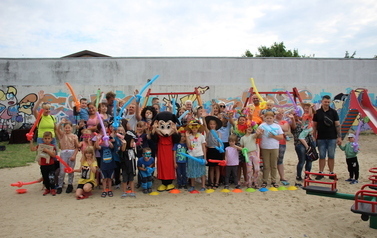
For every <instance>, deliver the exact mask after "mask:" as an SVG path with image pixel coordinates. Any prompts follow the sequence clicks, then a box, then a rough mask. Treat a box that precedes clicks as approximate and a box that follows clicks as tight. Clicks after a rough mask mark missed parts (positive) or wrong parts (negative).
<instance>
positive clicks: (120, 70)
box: [0, 58, 377, 100]
mask: <svg viewBox="0 0 377 238" xmlns="http://www.w3.org/2000/svg"><path fill="white" fill-rule="evenodd" d="M156 74H159V75H160V78H159V79H158V80H157V81H156V82H155V83H154V84H153V86H152V90H153V92H170V91H171V92H174V91H192V90H193V87H196V86H209V87H210V90H209V91H208V92H206V94H205V95H204V98H205V99H208V100H209V99H211V98H219V97H225V98H228V97H236V96H239V95H240V94H241V92H242V91H244V90H246V89H247V88H249V87H250V86H251V84H250V80H249V78H250V77H253V78H254V79H255V82H256V85H257V88H258V89H259V90H260V91H271V90H274V89H287V90H290V89H291V88H292V87H297V88H298V89H299V90H305V89H306V90H310V91H311V92H312V93H314V94H317V93H320V92H322V91H325V92H330V93H332V94H337V93H339V92H345V90H346V89H347V88H357V87H363V88H368V89H369V92H371V93H377V60H376V59H316V58H312V59H311V58H308V59H301V58H71V59H67V58H64V59H0V81H1V85H2V86H7V85H14V86H18V87H17V88H18V89H19V90H20V91H19V92H21V93H24V94H26V93H27V92H28V91H37V90H39V89H41V88H45V90H46V91H48V90H47V89H49V90H50V91H51V92H55V91H56V92H57V91H59V90H62V91H63V92H68V91H67V89H66V87H65V85H64V83H65V82H69V83H71V84H72V86H73V87H74V88H75V90H76V91H77V92H76V93H77V94H80V95H87V94H91V93H95V92H96V90H97V88H98V87H100V88H101V90H103V91H111V90H113V91H117V90H118V91H123V92H124V93H125V94H126V95H129V94H131V93H132V91H133V90H134V89H135V88H141V87H143V85H144V84H145V83H146V80H147V79H148V78H152V77H153V76H154V75H156ZM24 90H25V91H24Z"/></svg>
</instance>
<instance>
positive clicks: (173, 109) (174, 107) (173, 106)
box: [171, 98, 177, 114]
mask: <svg viewBox="0 0 377 238" xmlns="http://www.w3.org/2000/svg"><path fill="white" fill-rule="evenodd" d="M172 104H173V105H172V109H171V113H173V114H175V113H176V112H175V110H176V107H177V106H176V105H175V98H173V99H172Z"/></svg>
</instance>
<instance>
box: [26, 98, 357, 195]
mask: <svg viewBox="0 0 377 238" xmlns="http://www.w3.org/2000/svg"><path fill="white" fill-rule="evenodd" d="M86 105H87V104H86V102H81V108H80V109H78V115H79V116H80V118H81V120H90V119H89V113H87V112H88V110H87V109H86V108H85V107H86ZM224 107H225V106H224ZM151 108H152V107H147V109H149V110H145V111H144V112H142V114H143V115H142V118H143V120H142V121H139V122H137V123H136V131H133V130H130V129H129V127H127V121H126V120H124V119H123V120H122V125H120V126H118V127H117V128H114V127H112V126H111V124H109V123H107V121H109V120H110V118H111V117H106V116H102V114H106V109H107V108H106V104H100V106H99V110H100V111H101V112H102V113H101V117H102V120H103V121H104V123H103V124H102V123H98V124H97V130H96V131H95V132H93V130H89V129H85V126H81V128H80V130H79V137H78V136H77V135H75V134H74V133H73V127H72V123H71V122H70V121H68V120H67V119H62V121H61V122H60V123H59V124H58V126H57V139H58V141H59V145H60V150H61V152H60V157H59V160H62V161H64V162H65V164H67V165H68V166H69V167H70V168H75V163H76V156H77V154H78V152H79V151H81V154H82V156H81V159H80V168H79V169H74V170H73V171H67V169H66V168H65V166H62V163H59V162H58V161H57V160H56V159H55V158H56V157H57V148H55V147H54V146H53V145H52V144H51V141H52V139H53V136H52V133H51V132H45V133H44V134H43V138H42V139H43V144H39V145H37V146H34V145H33V142H32V141H31V143H30V148H31V150H32V151H38V155H37V160H38V163H39V164H40V168H41V173H42V177H43V184H44V186H45V190H44V193H43V195H46V194H49V193H51V194H52V195H53V196H55V195H56V194H60V193H62V189H63V185H64V178H65V174H66V173H67V172H70V173H68V185H67V189H66V193H71V192H72V191H73V180H74V175H73V174H74V172H78V173H80V178H79V180H78V182H77V183H78V185H77V189H76V198H77V199H83V198H87V197H88V196H90V195H91V191H92V190H93V189H94V188H95V187H96V186H99V185H100V184H101V185H102V187H103V191H102V193H101V197H103V198H104V197H107V196H108V197H113V196H114V194H113V191H112V186H113V185H115V186H117V188H120V186H119V185H120V183H121V188H122V192H123V193H122V195H121V197H122V198H124V197H136V194H135V187H139V186H140V187H141V188H142V191H143V193H151V192H152V182H153V178H154V172H155V158H154V157H155V155H156V149H157V148H155V147H154V144H153V142H152V141H151V138H150V131H151V128H152V125H151V121H152V118H153V116H155V115H156V111H155V109H154V108H152V109H151ZM200 109H201V108H197V112H196V113H197V114H196V115H195V114H193V115H190V118H188V117H187V116H186V117H184V118H182V120H181V124H180V125H178V126H180V129H179V130H178V131H179V132H181V137H180V141H179V143H176V144H174V147H173V151H174V158H175V164H174V166H175V168H176V181H177V186H178V189H182V188H184V189H188V191H192V190H194V189H195V182H196V181H200V189H199V190H200V191H204V190H206V189H207V188H212V189H216V188H218V187H219V185H220V183H221V182H222V183H223V184H224V188H229V186H230V185H231V183H233V184H234V187H235V188H239V187H240V182H239V180H240V176H241V171H242V170H243V175H244V185H245V186H247V187H253V188H259V187H260V184H258V181H259V173H260V153H261V154H262V155H263V159H264V166H268V168H267V169H265V170H264V174H263V179H262V184H261V186H262V187H266V186H267V180H268V179H269V176H270V175H271V181H272V182H271V185H272V186H277V184H276V181H275V179H276V178H275V177H276V165H274V163H275V164H276V161H277V154H276V153H277V152H276V151H277V149H278V141H279V140H281V139H283V137H282V135H283V131H282V130H281V128H280V127H279V126H278V124H276V123H274V114H275V113H276V112H275V111H274V110H273V109H272V107H271V105H269V104H268V105H267V108H266V109H265V110H263V111H262V112H261V117H262V118H263V120H264V123H262V124H261V125H260V126H259V127H258V125H256V123H254V122H253V121H251V120H249V119H248V115H239V117H238V118H237V122H235V121H234V118H233V117H234V113H233V112H220V113H218V115H217V116H207V117H202V115H200V113H199V112H200ZM220 110H221V109H220V107H219V111H220ZM304 111H305V113H304V116H303V118H302V120H303V121H304V124H305V129H304V131H303V135H300V138H299V139H300V140H301V139H303V138H305V137H306V135H307V134H308V133H311V130H312V125H311V120H312V113H313V111H314V110H313V107H311V106H310V105H309V106H306V105H304ZM183 113H184V111H182V110H178V115H177V116H182V114H183ZM81 120H80V121H81ZM182 121H184V122H185V124H184V123H182ZM102 125H104V127H105V128H102ZM105 133H106V134H107V135H109V137H106V136H105ZM353 137H354V136H353ZM353 137H352V136H350V137H349V138H353ZM260 140H261V141H262V142H261V141H260ZM263 141H264V143H263ZM148 142H149V144H148ZM276 143H277V149H276V148H275V144H276ZM302 143H303V144H304V145H305V147H306V148H307V149H308V150H309V149H310V148H309V146H308V145H307V144H306V141H305V139H303V142H302ZM350 143H352V140H351V139H350ZM350 143H349V144H347V145H345V146H344V147H343V146H340V148H341V149H342V150H345V151H346V156H347V164H348V168H349V171H350V179H349V181H350V182H353V183H357V179H358V163H357V157H356V154H357V151H356V150H352V151H353V152H352V151H351V149H350V146H351V144H350ZM149 145H150V146H149ZM272 147H273V148H272ZM352 148H353V147H352ZM186 153H188V155H189V156H191V157H194V158H195V159H190V158H189V157H187V156H185V154H186ZM275 157H276V158H275ZM156 159H158V158H156ZM213 160H215V161H216V162H213ZM221 160H225V161H226V162H225V163H226V166H219V161H221ZM348 161H349V163H348ZM240 162H241V163H242V164H243V165H242V166H241V163H240ZM207 166H208V180H207V179H206V174H207V168H206V167H207ZM136 175H137V184H135V177H136ZM101 179H102V180H101Z"/></svg>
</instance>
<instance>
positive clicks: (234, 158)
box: [225, 146, 240, 166]
mask: <svg viewBox="0 0 377 238" xmlns="http://www.w3.org/2000/svg"><path fill="white" fill-rule="evenodd" d="M238 156H239V155H238V150H237V149H236V148H234V147H230V146H228V147H226V148H225V158H226V165H227V166H237V165H238V164H239V162H240V161H239V159H238Z"/></svg>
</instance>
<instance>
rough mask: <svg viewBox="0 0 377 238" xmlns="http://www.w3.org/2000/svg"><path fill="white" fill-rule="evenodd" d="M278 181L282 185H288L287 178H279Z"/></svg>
mask: <svg viewBox="0 0 377 238" xmlns="http://www.w3.org/2000/svg"><path fill="white" fill-rule="evenodd" d="M280 183H282V184H283V185H284V186H287V185H289V182H288V180H285V179H284V180H280Z"/></svg>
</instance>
